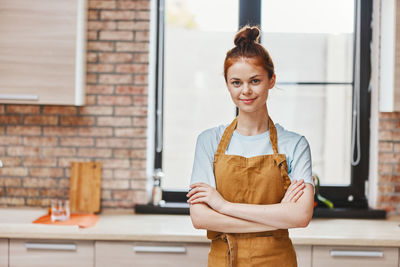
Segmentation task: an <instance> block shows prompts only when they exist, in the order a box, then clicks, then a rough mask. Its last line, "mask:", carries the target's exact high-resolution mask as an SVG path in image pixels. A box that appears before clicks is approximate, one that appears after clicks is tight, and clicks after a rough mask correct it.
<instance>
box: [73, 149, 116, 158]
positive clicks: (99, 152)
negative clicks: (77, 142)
mask: <svg viewBox="0 0 400 267" xmlns="http://www.w3.org/2000/svg"><path fill="white" fill-rule="evenodd" d="M111 155H112V150H111V149H96V148H79V149H78V156H80V157H89V158H110V157H111Z"/></svg>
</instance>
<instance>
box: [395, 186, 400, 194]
mask: <svg viewBox="0 0 400 267" xmlns="http://www.w3.org/2000/svg"><path fill="white" fill-rule="evenodd" d="M394 192H395V193H400V184H395V185H394Z"/></svg>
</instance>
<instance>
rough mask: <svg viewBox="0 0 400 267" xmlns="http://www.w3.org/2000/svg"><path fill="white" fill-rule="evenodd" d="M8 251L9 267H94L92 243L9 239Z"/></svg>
mask: <svg viewBox="0 0 400 267" xmlns="http://www.w3.org/2000/svg"><path fill="white" fill-rule="evenodd" d="M9 250H10V252H9V253H10V254H9V255H10V256H9V267H54V266H57V267H71V266H74V267H94V241H75V240H65V241H64V240H24V239H11V240H10V247H9ZM110 266H113V265H110ZM114 266H117V265H114Z"/></svg>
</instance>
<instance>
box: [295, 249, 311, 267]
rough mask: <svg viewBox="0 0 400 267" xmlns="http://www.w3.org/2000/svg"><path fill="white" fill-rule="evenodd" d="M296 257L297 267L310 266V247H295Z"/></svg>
mask: <svg viewBox="0 0 400 267" xmlns="http://www.w3.org/2000/svg"><path fill="white" fill-rule="evenodd" d="M294 249H295V250H296V256H297V266H298V267H310V266H311V260H312V257H311V250H312V248H311V246H307V245H295V246H294Z"/></svg>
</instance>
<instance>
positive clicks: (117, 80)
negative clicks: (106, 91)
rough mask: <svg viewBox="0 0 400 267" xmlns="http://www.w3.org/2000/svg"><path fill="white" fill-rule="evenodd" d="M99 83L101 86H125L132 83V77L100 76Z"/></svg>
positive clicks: (126, 75) (120, 75)
mask: <svg viewBox="0 0 400 267" xmlns="http://www.w3.org/2000/svg"><path fill="white" fill-rule="evenodd" d="M99 82H100V83H103V84H127V83H132V75H128V74H125V75H122V74H100V78H99Z"/></svg>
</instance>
